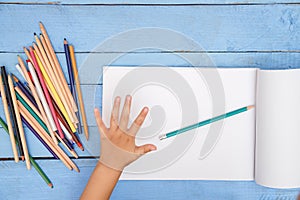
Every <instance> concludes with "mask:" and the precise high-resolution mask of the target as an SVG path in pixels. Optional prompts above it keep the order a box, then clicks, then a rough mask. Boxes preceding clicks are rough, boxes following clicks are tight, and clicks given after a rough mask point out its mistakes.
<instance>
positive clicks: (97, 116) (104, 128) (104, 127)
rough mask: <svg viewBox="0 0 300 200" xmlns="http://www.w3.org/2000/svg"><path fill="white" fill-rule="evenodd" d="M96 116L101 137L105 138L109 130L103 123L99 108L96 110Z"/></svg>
mask: <svg viewBox="0 0 300 200" xmlns="http://www.w3.org/2000/svg"><path fill="white" fill-rule="evenodd" d="M94 114H95V118H96V122H97V125H98V129H99V133H100V136H103V134H105V132H106V131H107V128H106V126H105V124H104V123H103V120H102V118H101V116H100V111H99V109H98V108H95V109H94Z"/></svg>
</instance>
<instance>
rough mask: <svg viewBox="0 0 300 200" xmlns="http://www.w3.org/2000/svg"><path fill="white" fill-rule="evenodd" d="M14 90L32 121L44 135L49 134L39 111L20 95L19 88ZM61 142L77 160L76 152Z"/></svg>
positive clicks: (22, 94) (24, 96) (23, 95)
mask: <svg viewBox="0 0 300 200" xmlns="http://www.w3.org/2000/svg"><path fill="white" fill-rule="evenodd" d="M15 90H16V95H17V99H18V100H19V101H20V103H21V104H22V105H23V106H24V107H25V108H26V109H27V111H28V112H29V113H30V114H31V115H32V116H33V117H34V119H35V120H36V121H37V122H38V123H39V125H40V126H41V127H42V128H43V129H44V131H46V133H47V134H49V131H48V129H47V127H46V125H45V122H44V121H43V118H42V116H41V114H40V113H39V111H38V110H37V108H36V107H35V106H34V105H33V104H32V103H31V102H30V101H29V100H28V98H27V97H26V95H25V94H24V93H22V91H21V90H20V88H18V87H15ZM32 132H33V131H32ZM33 133H34V132H33ZM55 136H56V137H57V138H58V139H59V140H60V137H58V135H57V134H56V133H55ZM61 142H62V144H63V145H64V146H65V147H66V148H67V150H68V151H69V152H70V153H71V154H72V155H73V156H74V157H75V158H78V155H77V154H76V152H75V151H74V150H73V149H72V148H70V147H68V146H67V144H66V143H65V141H61ZM50 153H51V152H50ZM54 157H55V155H54Z"/></svg>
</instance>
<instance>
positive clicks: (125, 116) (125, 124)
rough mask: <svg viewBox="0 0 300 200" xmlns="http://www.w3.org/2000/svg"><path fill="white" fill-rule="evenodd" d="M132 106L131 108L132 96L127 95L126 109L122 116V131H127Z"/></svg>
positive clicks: (124, 108)
mask: <svg viewBox="0 0 300 200" xmlns="http://www.w3.org/2000/svg"><path fill="white" fill-rule="evenodd" d="M130 106H131V96H130V95H127V96H126V99H125V103H124V107H123V110H122V114H121V119H120V126H119V127H120V129H121V130H123V131H126V130H127V127H128V121H129V114H130Z"/></svg>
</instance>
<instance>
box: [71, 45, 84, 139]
mask: <svg viewBox="0 0 300 200" xmlns="http://www.w3.org/2000/svg"><path fill="white" fill-rule="evenodd" d="M69 49H70V56H71V62H72V68H73V72H74V79H75V85H76V91H77V95H78V101H79V105H80V109H79V110H80V113H81V117H82V122H83V128H84V133H85V137H86V140H88V139H89V128H88V125H87V120H86V113H85V108H84V102H83V98H82V93H81V88H80V79H79V75H78V70H77V64H76V59H75V51H74V47H73V46H72V45H70V46H69Z"/></svg>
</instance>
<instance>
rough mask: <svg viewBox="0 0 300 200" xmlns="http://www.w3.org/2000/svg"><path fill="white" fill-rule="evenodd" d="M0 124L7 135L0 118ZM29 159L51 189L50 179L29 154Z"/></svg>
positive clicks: (4, 124)
mask: <svg viewBox="0 0 300 200" xmlns="http://www.w3.org/2000/svg"><path fill="white" fill-rule="evenodd" d="M0 124H1V126H2V127H3V129H4V130H5V131H6V133H7V134H9V132H8V127H7V124H6V123H5V122H4V121H3V119H2V118H1V117H0ZM16 143H18V142H17V140H16ZM29 159H30V163H31V164H32V166H33V167H34V169H35V170H36V171H37V172H38V173H39V175H40V176H41V177H42V178H43V179H44V181H45V182H46V183H47V185H48V186H49V187H51V188H53V184H52V183H51V181H50V179H49V178H48V176H47V175H46V174H45V172H44V171H43V170H42V169H41V168H40V166H39V165H38V164H37V163H36V162H35V160H34V159H33V158H32V157H31V155H30V154H29Z"/></svg>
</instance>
